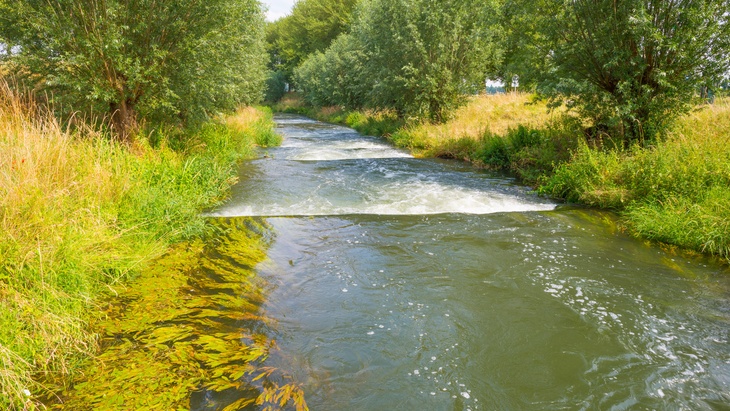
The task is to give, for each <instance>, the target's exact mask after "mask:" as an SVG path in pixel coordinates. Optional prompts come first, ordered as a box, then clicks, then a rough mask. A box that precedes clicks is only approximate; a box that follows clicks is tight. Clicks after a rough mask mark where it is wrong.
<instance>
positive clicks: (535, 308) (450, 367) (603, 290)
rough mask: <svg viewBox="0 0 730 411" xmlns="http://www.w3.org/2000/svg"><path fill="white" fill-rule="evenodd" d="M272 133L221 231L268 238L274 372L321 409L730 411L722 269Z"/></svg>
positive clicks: (503, 194)
mask: <svg viewBox="0 0 730 411" xmlns="http://www.w3.org/2000/svg"><path fill="white" fill-rule="evenodd" d="M276 121H277V123H278V127H279V129H278V131H279V132H280V133H281V134H283V135H284V144H283V145H282V146H281V147H279V148H274V149H269V150H268V152H267V153H266V156H264V158H261V159H259V160H255V161H251V162H249V163H246V164H245V165H244V166H243V167H242V170H241V174H240V183H239V184H238V185H237V186H236V187H235V188H234V192H233V196H232V199H231V200H230V201H229V202H228V203H227V204H226V205H224V206H223V207H220V208H219V209H216V210H213V211H211V212H210V214H209V215H210V216H211V217H222V218H226V219H236V218H238V217H243V216H260V217H265V221H266V223H267V224H268V226H270V227H271V232H272V234H271V236H272V237H271V241H270V246H269V248H268V249H267V251H266V253H267V258H266V260H264V261H263V262H262V263H259V264H258V265H257V266H256V271H257V273H258V274H259V276H261V277H262V278H264V279H265V280H267V281H268V282H269V283H270V284H272V286H271V287H270V288H271V289H270V291H269V294H268V297H267V300H266V302H265V303H263V305H262V306H261V310H262V312H263V313H264V314H265V316H266V317H267V318H271V319H273V321H274V325H272V326H271V330H270V334H271V338H273V339H275V340H276V342H277V346H278V350H276V351H275V352H272V353H271V356H270V357H269V358H268V359H267V365H270V366H273V367H276V368H277V369H280V370H286V371H287V372H288V373H289V374H290V375H291V377H292V379H293V381H296V382H297V383H298V384H301V387H302V388H303V390H304V393H305V396H306V401H307V403H308V404H309V407H310V408H311V409H312V410H318V411H320V410H324V411H327V410H332V411H336V410H414V411H415V410H444V411H446V410H448V411H452V410H464V411H465V410H653V409H662V410H665V409H672V410H727V409H730V343H729V342H728V338H730V335H729V333H730V271H729V270H728V269H727V267H724V266H721V265H719V264H718V263H716V262H713V261H711V260H708V259H704V258H699V257H683V256H678V255H675V254H670V253H667V252H665V251H663V250H662V249H661V248H659V247H656V246H652V245H648V244H645V243H644V242H641V241H637V240H635V239H632V238H629V237H627V236H626V235H625V234H623V233H621V232H620V231H618V230H617V228H616V222H615V217H614V216H613V215H612V214H610V213H605V212H600V211H593V210H585V209H580V208H570V207H564V206H561V207H557V208H556V204H555V203H554V202H551V201H548V200H546V199H543V198H540V197H538V196H536V195H535V194H534V193H532V192H530V190H529V189H526V188H524V187H521V186H519V185H517V184H516V183H515V182H514V181H513V180H512V179H511V178H509V177H507V176H504V175H500V174H495V173H490V172H487V171H481V170H476V169H474V168H473V167H471V166H469V165H466V164H462V163H459V162H453V161H443V160H435V159H416V158H413V157H411V156H410V155H409V154H407V153H406V152H403V151H400V150H397V149H395V148H393V147H391V146H389V145H387V144H386V143H385V142H383V140H381V139H376V138H371V137H366V136H362V135H359V134H357V133H356V132H354V131H352V130H350V129H347V128H344V127H340V126H334V125H329V124H324V123H320V122H315V121H312V120H309V119H306V118H303V117H298V116H291V115H281V116H277V118H276ZM228 395H229V396H230V393H228ZM207 401H209V402H210V403H215V394H211V395H210V398H208V399H207ZM252 409H254V408H252Z"/></svg>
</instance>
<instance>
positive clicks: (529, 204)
mask: <svg viewBox="0 0 730 411" xmlns="http://www.w3.org/2000/svg"><path fill="white" fill-rule="evenodd" d="M277 122H278V123H279V125H280V127H279V131H280V132H281V133H282V134H283V135H284V143H283V145H282V146H281V147H280V148H271V149H270V150H267V154H268V156H267V157H268V160H265V161H263V162H260V163H258V164H257V166H256V167H258V168H252V170H255V171H252V172H251V174H250V177H249V178H250V179H251V180H248V181H249V183H248V184H250V187H251V189H250V190H242V191H241V192H242V194H241V195H239V196H237V198H233V199H232V200H231V201H230V202H229V203H228V204H226V205H224V206H222V207H221V208H219V209H217V210H214V211H213V212H211V213H209V214H207V215H208V216H213V217H241V216H270V217H275V216H327V215H348V214H375V215H425V214H446V213H461V214H492V213H503V212H526V211H546V210H552V209H554V208H555V207H556V204H555V203H552V202H549V201H546V200H544V199H540V198H538V197H536V196H532V195H529V194H525V193H524V191H523V190H521V189H519V188H514V187H507V186H508V185H509V184H505V183H504V180H500V179H498V178H492V177H490V176H488V175H486V174H480V173H479V172H478V171H476V170H474V169H471V168H469V167H466V166H464V165H460V164H459V165H454V164H456V163H454V164H451V163H443V162H438V161H430V160H415V159H413V156H411V155H410V154H408V153H407V152H405V151H403V150H400V149H397V148H395V147H393V146H391V145H389V144H387V143H386V142H385V141H384V140H382V139H377V138H374V137H368V136H362V135H359V134H357V133H356V132H355V131H354V130H352V129H349V128H346V127H341V126H335V125H331V124H324V123H317V122H314V121H312V120H309V119H305V118H300V117H283V118H277ZM337 161H340V163H337ZM460 167H462V168H460ZM241 185H242V186H246V185H247V180H245V179H242V181H241Z"/></svg>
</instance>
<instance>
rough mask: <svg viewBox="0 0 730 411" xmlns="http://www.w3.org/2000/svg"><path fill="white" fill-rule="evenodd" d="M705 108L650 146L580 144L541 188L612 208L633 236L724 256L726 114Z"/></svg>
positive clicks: (729, 215) (728, 163) (729, 167)
mask: <svg viewBox="0 0 730 411" xmlns="http://www.w3.org/2000/svg"><path fill="white" fill-rule="evenodd" d="M727 112H728V108H727V105H725V106H724V108H723V107H707V108H705V110H703V111H702V112H698V113H696V114H694V115H693V116H692V118H690V119H683V120H682V121H681V123H680V124H679V126H675V128H674V129H673V131H672V134H670V137H669V138H668V140H667V141H664V142H661V143H658V144H657V145H655V146H654V147H652V148H651V149H642V148H640V147H638V146H634V147H633V149H632V150H630V151H619V150H604V151H600V150H596V149H591V148H590V147H589V146H588V145H586V144H583V145H581V146H580V147H579V148H578V150H576V152H575V154H574V156H573V158H572V159H571V161H570V162H569V163H564V164H562V165H561V166H559V167H558V169H557V170H556V171H555V174H554V175H553V176H552V177H551V178H549V179H547V180H545V183H544V185H543V186H542V187H541V191H542V192H544V193H546V194H549V195H553V196H557V197H562V198H566V199H568V200H569V201H574V202H580V203H583V204H587V205H591V206H598V207H602V208H612V209H615V210H618V211H620V212H621V213H622V214H623V215H624V216H625V224H626V226H627V227H628V228H629V229H630V230H631V231H632V232H633V233H635V234H636V235H640V236H642V237H645V238H649V239H652V240H657V241H662V242H666V243H670V244H674V245H678V246H681V247H685V248H689V249H692V250H696V251H699V252H704V253H710V254H716V255H719V256H722V257H724V258H726V259H728V258H729V257H730V231H729V230H730V226H729V225H728V221H730V208H729V207H728V204H730V202H728V199H729V198H730V146H728V144H727V135H728V134H727V133H728V132H730V121H729V119H730V117H728V116H727Z"/></svg>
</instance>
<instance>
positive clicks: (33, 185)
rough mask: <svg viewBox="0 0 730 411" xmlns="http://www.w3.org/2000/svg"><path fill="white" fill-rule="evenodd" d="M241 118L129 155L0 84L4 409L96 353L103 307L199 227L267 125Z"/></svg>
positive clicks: (28, 399)
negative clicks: (92, 327) (94, 323)
mask: <svg viewBox="0 0 730 411" xmlns="http://www.w3.org/2000/svg"><path fill="white" fill-rule="evenodd" d="M249 117H250V119H248V120H241V122H242V124H241V125H240V127H238V129H234V128H231V127H226V126H224V125H222V124H209V125H206V126H204V127H203V129H201V130H199V131H198V132H197V133H194V134H191V135H189V136H188V137H186V138H185V139H184V141H185V143H184V144H182V145H180V147H178V149H176V150H173V149H172V148H170V146H171V144H168V143H167V142H166V141H165V140H164V139H162V140H161V141H160V142H159V144H158V146H159V147H157V148H152V147H151V145H150V143H149V142H148V139H145V138H140V139H138V141H137V142H136V143H135V145H134V146H132V147H126V146H122V145H119V144H117V143H114V142H112V141H110V140H109V139H107V138H105V137H104V136H102V135H99V134H98V133H96V132H95V131H93V130H90V129H83V128H80V129H79V128H77V129H76V130H74V131H70V130H69V129H67V128H65V127H63V126H62V125H61V124H59V123H58V122H57V121H56V120H55V118H54V117H53V115H52V113H51V112H50V111H49V110H47V109H44V108H42V107H39V106H38V105H37V104H36V103H35V102H34V101H33V99H32V97H31V96H30V95H28V94H24V93H18V92H16V91H14V90H13V89H12V88H10V87H8V85H7V84H4V83H0V257H1V259H0V409H33V408H34V407H35V406H36V404H37V402H36V398H37V397H39V396H42V395H44V394H45V393H44V388H43V385H42V383H41V381H44V380H59V379H63V378H65V377H66V376H67V375H68V374H69V373H72V372H73V370H74V367H75V366H76V364H77V363H78V361H79V360H80V359H82V358H84V357H86V356H88V355H91V354H93V353H94V352H95V351H96V350H97V337H96V336H95V335H93V334H92V333H90V331H89V328H88V324H89V321H91V320H93V318H94V317H95V316H96V315H98V314H97V313H98V310H97V309H96V304H98V302H99V299H100V298H101V297H103V296H104V295H108V294H109V293H114V292H115V290H117V289H119V288H120V287H123V286H124V282H125V281H126V280H127V279H129V278H130V277H133V276H134V275H135V274H136V273H137V272H138V271H139V269H140V267H141V266H142V265H144V264H145V263H146V262H147V261H149V260H150V259H151V258H154V257H156V256H159V255H160V254H161V253H162V252H163V251H164V250H165V249H166V248H167V247H168V245H169V244H170V243H171V242H174V241H177V240H179V239H183V238H189V237H192V236H196V235H199V234H201V233H203V232H204V231H205V230H206V226H205V223H204V221H203V219H202V218H201V217H200V216H199V211H200V210H201V209H202V208H203V207H206V206H211V205H213V204H215V203H217V202H218V201H221V200H222V199H223V198H224V197H225V195H226V194H227V190H228V189H229V187H230V185H231V183H232V182H233V181H235V180H234V176H235V162H236V161H237V160H239V159H241V158H243V157H244V156H251V155H253V148H254V142H253V141H252V138H253V137H255V136H256V135H257V133H258V131H257V130H259V131H260V130H264V131H265V130H266V129H267V127H266V126H265V124H266V121H265V120H261V116H259V118H255V117H256V116H254V115H249ZM247 121H248V122H247ZM247 124H250V125H251V127H247V126H246V125H247ZM268 130H269V131H270V130H271V127H270V126H269V127H268ZM267 132H268V131H267Z"/></svg>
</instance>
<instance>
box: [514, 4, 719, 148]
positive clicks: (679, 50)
mask: <svg viewBox="0 0 730 411" xmlns="http://www.w3.org/2000/svg"><path fill="white" fill-rule="evenodd" d="M507 7H508V10H509V12H510V14H511V22H512V23H514V25H515V26H517V30H515V31H514V35H516V36H521V37H522V40H518V41H516V42H515V43H516V44H526V43H529V44H532V45H533V46H532V47H533V51H534V53H533V55H532V59H530V58H525V56H521V55H520V53H514V56H515V57H516V58H515V59H512V66H511V68H512V69H513V71H520V68H521V69H522V70H523V71H524V72H525V74H526V76H525V77H526V78H531V79H534V80H535V83H536V84H537V85H538V86H537V87H538V90H539V91H541V92H542V93H543V94H545V95H547V96H549V97H550V98H552V99H553V100H554V102H556V103H561V102H564V103H566V104H567V105H569V106H571V107H574V108H576V109H577V110H578V111H579V112H580V113H582V114H583V115H584V116H585V117H587V118H591V119H593V120H594V122H595V123H596V125H597V126H599V127H601V128H604V129H606V130H608V131H609V132H610V133H611V134H612V135H613V136H614V137H618V138H619V139H621V140H622V141H623V143H624V144H626V145H629V144H633V143H635V142H639V143H645V142H649V141H651V140H653V139H654V138H655V137H657V136H659V135H661V134H662V133H663V132H664V131H665V130H666V129H667V126H668V125H669V123H670V122H671V121H672V119H674V118H676V117H677V116H678V115H679V114H681V113H683V112H686V111H687V110H689V108H690V107H691V102H692V99H693V96H694V95H695V94H696V92H697V91H698V90H699V89H700V88H701V87H702V86H708V85H712V84H714V83H716V82H717V81H718V80H719V79H720V78H721V76H722V75H723V74H724V73H726V72H727V71H728V67H729V63H730V53H728V50H730V22H729V21H728V20H729V18H730V2H728V1H727V0H661V1H658V0H574V1H570V2H565V1H557V0H537V1H532V0H529V1H528V0H509V1H508V2H507ZM523 50H524V49H523ZM535 53H536V54H535ZM526 61H532V62H533V63H534V62H539V63H538V64H532V65H525V64H524V62H526Z"/></svg>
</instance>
